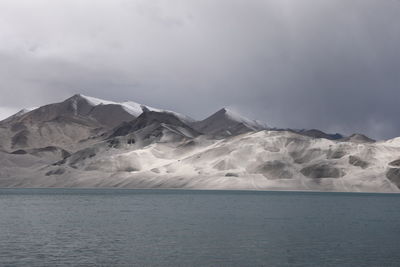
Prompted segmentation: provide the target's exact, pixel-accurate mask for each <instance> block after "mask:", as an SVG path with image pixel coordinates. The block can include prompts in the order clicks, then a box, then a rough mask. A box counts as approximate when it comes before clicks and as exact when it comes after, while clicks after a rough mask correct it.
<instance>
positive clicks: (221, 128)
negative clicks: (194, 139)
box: [193, 108, 268, 137]
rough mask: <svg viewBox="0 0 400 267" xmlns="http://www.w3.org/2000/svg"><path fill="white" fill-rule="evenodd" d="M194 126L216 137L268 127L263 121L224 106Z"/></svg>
mask: <svg viewBox="0 0 400 267" xmlns="http://www.w3.org/2000/svg"><path fill="white" fill-rule="evenodd" d="M193 127H194V128H195V129H196V130H198V131H199V132H202V133H205V134H208V135H212V136H216V137H225V136H232V135H237V134H241V133H246V132H250V131H258V130H264V129H267V128H268V126H267V125H266V124H264V123H262V122H259V121H256V120H250V119H247V118H245V117H243V116H241V115H240V114H238V113H236V112H234V111H232V110H229V109H227V108H222V109H220V110H219V111H217V112H216V113H214V114H212V115H211V116H209V117H208V118H206V119H204V120H202V121H199V122H196V123H194V124H193Z"/></svg>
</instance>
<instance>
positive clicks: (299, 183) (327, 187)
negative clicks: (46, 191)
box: [0, 95, 400, 192]
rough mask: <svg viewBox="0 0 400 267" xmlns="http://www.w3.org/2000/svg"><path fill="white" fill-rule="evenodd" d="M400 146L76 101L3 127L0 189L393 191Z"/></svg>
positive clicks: (228, 115)
mask: <svg viewBox="0 0 400 267" xmlns="http://www.w3.org/2000/svg"><path fill="white" fill-rule="evenodd" d="M399 155H400V140H399V138H397V139H392V140H387V141H379V142H376V141H374V140H372V139H370V138H368V137H366V136H364V135H361V134H355V135H352V136H349V137H343V136H341V135H339V134H334V135H332V134H326V133H323V132H321V131H319V130H278V129H270V128H268V127H267V126H266V125H265V124H263V123H260V122H258V121H253V120H249V119H247V118H244V117H243V116H240V115H238V114H237V113H235V112H233V111H230V110H228V109H221V110H219V111H218V112H216V113H214V114H213V115H211V116H210V117H208V118H206V119H204V120H202V121H194V120H193V119H190V118H189V117H187V116H184V115H182V114H179V113H176V112H172V111H165V110H160V109H155V108H152V107H148V106H144V105H140V104H137V103H134V102H123V103H116V102H111V101H106V100H100V99H96V98H92V97H87V96H82V95H75V96H73V97H71V98H69V99H67V100H65V101H63V102H61V103H55V104H50V105H46V106H43V107H40V108H37V109H34V110H30V111H24V112H20V113H17V114H15V115H14V116H12V117H10V118H8V119H6V120H3V121H1V122H0V187H124V188H197V189H254V190H323V191H373V192H399V191H400V190H399V188H400V156H399Z"/></svg>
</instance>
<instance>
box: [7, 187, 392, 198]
mask: <svg viewBox="0 0 400 267" xmlns="http://www.w3.org/2000/svg"><path fill="white" fill-rule="evenodd" d="M52 189H54V190H67V191H68V190H71V191H74V190H87V191H92V190H110V191H111V190H116V191H166V192H167V191H187V192H199V193H200V192H207V193H213V192H237V193H310V194H321V193H328V194H379V195H399V196H400V193H396V192H374V191H365V192H356V191H318V190H260V189H203V188H199V189H197V188H122V187H0V190H52Z"/></svg>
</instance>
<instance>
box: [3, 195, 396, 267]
mask: <svg viewBox="0 0 400 267" xmlns="http://www.w3.org/2000/svg"><path fill="white" fill-rule="evenodd" d="M399 251H400V196H399V195H395V194H352V193H306V192H244V191H184V190H118V189H115V190H113V189H109V190H103V189H86V190H83V189H1V190H0V266H71V265H72V266H400V252H399Z"/></svg>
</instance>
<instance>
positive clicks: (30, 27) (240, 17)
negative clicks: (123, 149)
mask: <svg viewBox="0 0 400 267" xmlns="http://www.w3.org/2000/svg"><path fill="white" fill-rule="evenodd" d="M399 12H400V3H399V2H398V1H395V0H387V1H380V0H337V1H331V0H303V1H297V0H264V1H262V0H259V1H257V0H254V1H248V0H219V1H211V0H203V1H194V0H193V1H191V0H173V1H172V2H171V1H168V0H159V1H156V0H131V1H128V0H126V1H123V0H113V1H111V0H92V1H80V0H59V1H53V0H37V1H28V0H25V1H23V0H21V1H13V0H4V1H1V2H0V40H1V42H0V78H1V81H2V83H1V85H0V92H1V95H2V97H1V98H0V107H1V108H0V113H1V114H2V115H3V116H5V115H6V114H8V113H10V112H12V111H15V110H16V109H18V108H22V107H30V106H38V105H42V104H46V103H49V102H55V101H60V100H62V99H64V98H66V97H68V96H70V95H71V94H74V93H76V92H81V93H84V94H87V95H92V96H96V97H100V98H106V99H111V100H117V101H122V100H134V101H137V102H141V103H146V104H148V105H153V106H157V107H162V108H168V109H173V110H176V111H178V112H182V113H185V114H188V115H191V116H193V117H194V118H198V119H200V118H203V117H205V116H207V115H209V114H210V113H212V112H214V111H215V110H216V109H218V108H220V107H222V106H230V107H232V108H233V109H236V110H238V111H239V112H241V113H242V114H244V115H247V116H249V117H253V118H255V119H260V120H263V121H265V122H267V123H269V124H270V125H273V126H278V127H293V128H320V129H322V130H326V131H331V132H343V133H345V134H350V133H352V132H364V133H366V134H367V135H370V136H372V137H375V138H389V137H394V136H399V135H400V124H399V123H398V122H397V114H399V107H398V104H397V100H398V99H400V90H399V89H400V88H399V85H400V75H399V72H400V54H399V53H398V47H400V27H398V25H400V17H399V16H398V14H399ZM1 114H0V116H1Z"/></svg>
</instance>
